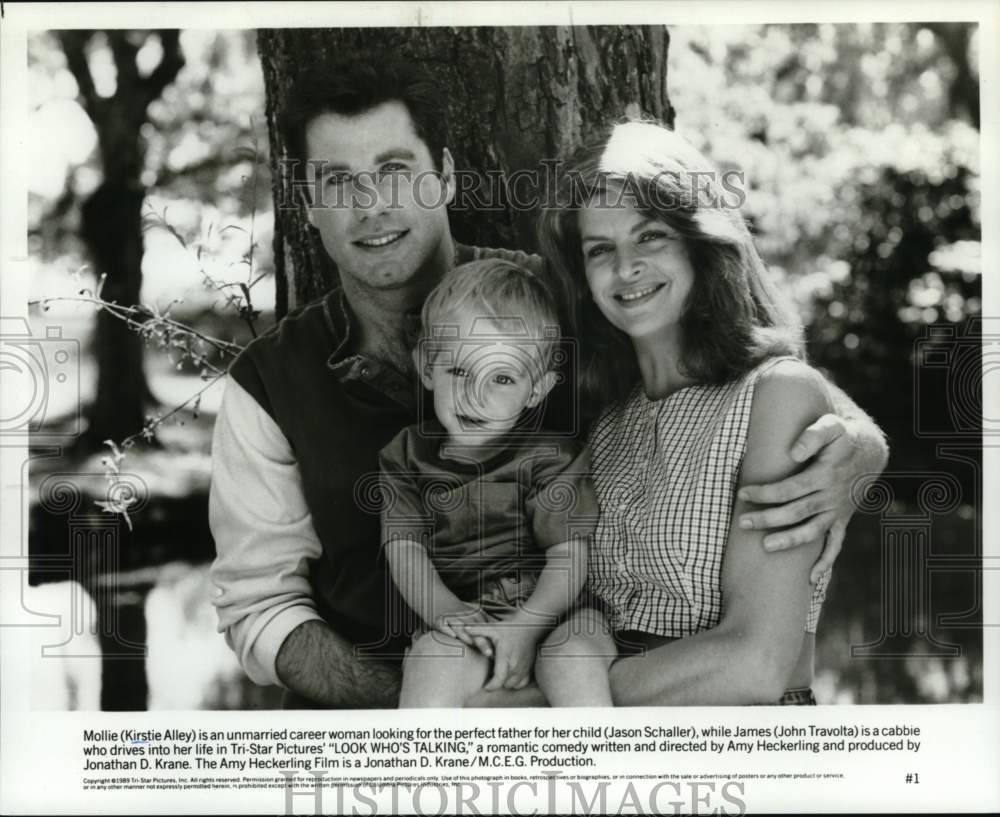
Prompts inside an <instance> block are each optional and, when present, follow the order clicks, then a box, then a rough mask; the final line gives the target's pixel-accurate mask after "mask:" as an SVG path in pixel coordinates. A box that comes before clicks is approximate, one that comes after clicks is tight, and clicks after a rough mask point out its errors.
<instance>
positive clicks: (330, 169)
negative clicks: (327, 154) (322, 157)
mask: <svg viewBox="0 0 1000 817" xmlns="http://www.w3.org/2000/svg"><path fill="white" fill-rule="evenodd" d="M348 172H350V168H349V167H348V166H347V165H341V164H336V163H334V162H320V165H319V175H320V177H321V178H322V177H323V176H329V175H330V174H331V173H348Z"/></svg>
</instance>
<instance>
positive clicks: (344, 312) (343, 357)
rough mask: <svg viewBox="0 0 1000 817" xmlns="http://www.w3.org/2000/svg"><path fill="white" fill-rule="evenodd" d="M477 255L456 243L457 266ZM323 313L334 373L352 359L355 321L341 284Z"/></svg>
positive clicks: (473, 248) (329, 362)
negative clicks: (330, 341) (327, 327)
mask: <svg viewBox="0 0 1000 817" xmlns="http://www.w3.org/2000/svg"><path fill="white" fill-rule="evenodd" d="M476 255H477V250H476V248H475V247H470V246H468V245H465V244H459V243H458V242H457V241H456V242H455V265H456V266H458V265H459V264H465V263H467V262H469V261H473V260H475V258H476ZM323 312H324V314H325V315H326V322H327V326H329V328H330V332H331V334H332V335H333V338H334V343H335V346H334V348H333V352H332V353H331V355H330V357H329V358H328V359H327V361H326V365H327V367H328V368H330V369H333V370H334V371H338V370H342V369H343V368H344V366H343V364H344V363H346V362H347V361H348V360H349V359H350V356H349V352H350V348H351V329H352V328H353V323H354V320H355V319H354V317H353V316H352V315H351V307H350V304H349V303H348V302H347V296H346V295H345V294H344V288H343V287H341V286H340V285H339V284H338V285H337V286H336V287H334V288H333V289H332V290H331V291H330V292H329V293H328V294H327V296H326V298H324V299H323Z"/></svg>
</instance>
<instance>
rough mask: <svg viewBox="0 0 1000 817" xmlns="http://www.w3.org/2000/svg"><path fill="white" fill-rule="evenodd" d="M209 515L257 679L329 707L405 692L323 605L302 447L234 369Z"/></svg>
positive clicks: (216, 569)
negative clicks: (313, 574) (358, 653)
mask: <svg viewBox="0 0 1000 817" xmlns="http://www.w3.org/2000/svg"><path fill="white" fill-rule="evenodd" d="M209 524H210V526H211V529H212V535H213V537H214V539H215V546H216V559H215V562H214V563H213V564H212V569H211V573H210V577H211V580H212V582H213V584H214V585H215V593H214V595H213V598H212V602H213V604H214V605H215V607H216V612H217V613H218V615H219V630H220V631H221V632H224V633H225V634H226V641H227V643H228V644H229V646H230V647H232V649H233V650H234V651H235V653H236V655H237V657H238V658H239V661H240V664H241V665H242V666H243V668H244V670H245V671H246V673H247V675H248V676H249V677H250V678H251V680H253V681H254V682H256V683H258V684H281V685H283V686H286V687H288V688H289V689H291V690H293V691H294V692H297V693H299V694H300V695H303V696H305V697H307V698H310V699H312V700H315V701H317V702H318V703H323V704H326V705H330V706H338V705H342V706H351V705H354V706H372V705H381V704H382V703H383V702H385V701H386V700H388V699H391V698H393V696H395V695H396V694H397V693H398V688H399V678H398V672H395V675H394V676H393V671H392V670H391V669H387V668H386V667H384V666H383V665H381V664H377V663H376V662H373V661H359V660H358V659H357V658H356V657H355V656H354V654H353V650H352V649H351V647H350V645H349V644H347V642H346V641H345V640H344V639H342V638H340V637H339V636H337V635H336V634H335V633H334V632H333V631H332V630H331V629H330V628H329V626H328V625H327V624H326V623H325V622H324V621H323V620H322V618H321V617H320V615H319V613H318V612H317V610H316V605H315V603H314V601H313V596H312V586H311V584H310V582H309V562H310V561H311V560H313V559H317V558H319V556H320V555H321V553H322V545H321V544H320V542H319V539H318V538H317V536H316V531H315V529H314V528H313V524H312V517H311V515H310V513H309V509H308V507H307V506H306V502H305V496H304V495H303V492H302V484H301V475H300V473H299V468H298V465H297V463H296V461H295V456H294V453H293V452H292V450H291V446H290V445H289V443H288V440H287V438H286V437H285V436H284V434H283V433H282V432H281V429H280V428H279V427H278V425H277V423H275V422H274V420H273V419H272V418H271V417H270V416H269V415H268V414H267V413H266V412H265V411H264V410H263V408H262V407H261V406H260V405H259V404H258V403H257V401H256V400H254V398H253V397H252V396H251V395H250V394H249V393H248V392H247V391H246V390H245V389H244V388H243V387H242V386H240V384H239V383H237V382H236V381H235V380H233V379H232V378H229V379H228V380H227V382H226V393H225V395H224V397H223V400H222V406H221V407H220V410H219V416H218V418H217V419H216V423H215V432H214V436H213V441H212V488H211V493H210V496H209ZM327 679H329V680H327Z"/></svg>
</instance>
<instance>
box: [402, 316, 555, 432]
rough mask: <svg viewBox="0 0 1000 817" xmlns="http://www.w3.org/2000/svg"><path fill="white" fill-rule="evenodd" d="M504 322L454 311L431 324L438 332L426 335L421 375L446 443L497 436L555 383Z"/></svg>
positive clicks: (533, 351)
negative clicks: (431, 394)
mask: <svg viewBox="0 0 1000 817" xmlns="http://www.w3.org/2000/svg"><path fill="white" fill-rule="evenodd" d="M505 323H508V322H507V321H497V320H495V319H493V318H491V317H487V316H482V315H476V314H471V313H470V314H463V315H458V316H456V318H455V320H454V321H451V320H448V321H447V322H445V321H442V324H441V326H440V327H436V328H438V329H443V330H444V331H443V333H438V334H437V336H436V337H435V338H434V339H433V340H432V342H431V344H430V346H429V349H432V350H433V351H432V352H431V353H428V352H427V351H425V358H424V360H425V365H424V366H423V369H422V371H421V378H422V380H423V383H424V385H425V386H426V387H427V388H428V389H431V390H432V391H433V392H434V412H435V414H436V415H437V418H438V420H439V421H440V423H441V425H443V426H444V428H445V430H446V431H447V432H448V435H449V437H450V439H451V441H452V442H457V443H461V444H463V445H486V444H488V443H490V442H493V441H495V440H497V439H499V438H500V437H502V436H503V435H504V434H506V433H507V432H508V431H510V430H511V429H512V428H513V427H514V425H515V424H516V423H517V421H518V419H519V418H520V416H521V413H522V412H523V411H524V410H525V409H526V408H533V407H535V406H537V405H538V403H540V402H541V400H542V399H543V398H544V397H545V395H546V394H548V392H549V389H551V388H552V385H553V384H554V383H555V374H554V373H553V372H542V371H541V369H540V366H539V363H538V357H537V352H536V348H535V346H534V345H533V344H532V343H531V342H530V341H529V340H528V339H526V338H525V337H524V336H523V334H516V333H513V332H511V329H510V327H509V326H505V325H504V324H505ZM418 365H419V364H418Z"/></svg>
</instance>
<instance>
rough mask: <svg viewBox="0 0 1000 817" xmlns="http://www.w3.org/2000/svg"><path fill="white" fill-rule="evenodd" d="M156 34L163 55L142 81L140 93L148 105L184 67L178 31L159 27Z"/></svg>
mask: <svg viewBox="0 0 1000 817" xmlns="http://www.w3.org/2000/svg"><path fill="white" fill-rule="evenodd" d="M157 34H159V35H160V45H161V46H162V47H163V57H162V58H161V59H160V64H159V65H157V66H156V68H155V69H154V70H153V73H151V74H150V75H149V76H148V77H146V79H144V80H143V81H142V95H143V100H144V104H145V105H149V103H150V102H152V101H153V100H154V99H156V98H157V97H159V96H160V94H161V93H163V89H164V88H166V87H167V86H168V85H169V84H170V83H171V82H173V81H174V79H176V77H177V74H178V73H180V70H181V68H183V67H184V54H183V53H182V52H181V42H180V36H181V33H180V31H179V30H178V29H176V28H171V29H161V30H159V31H158V32H157Z"/></svg>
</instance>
